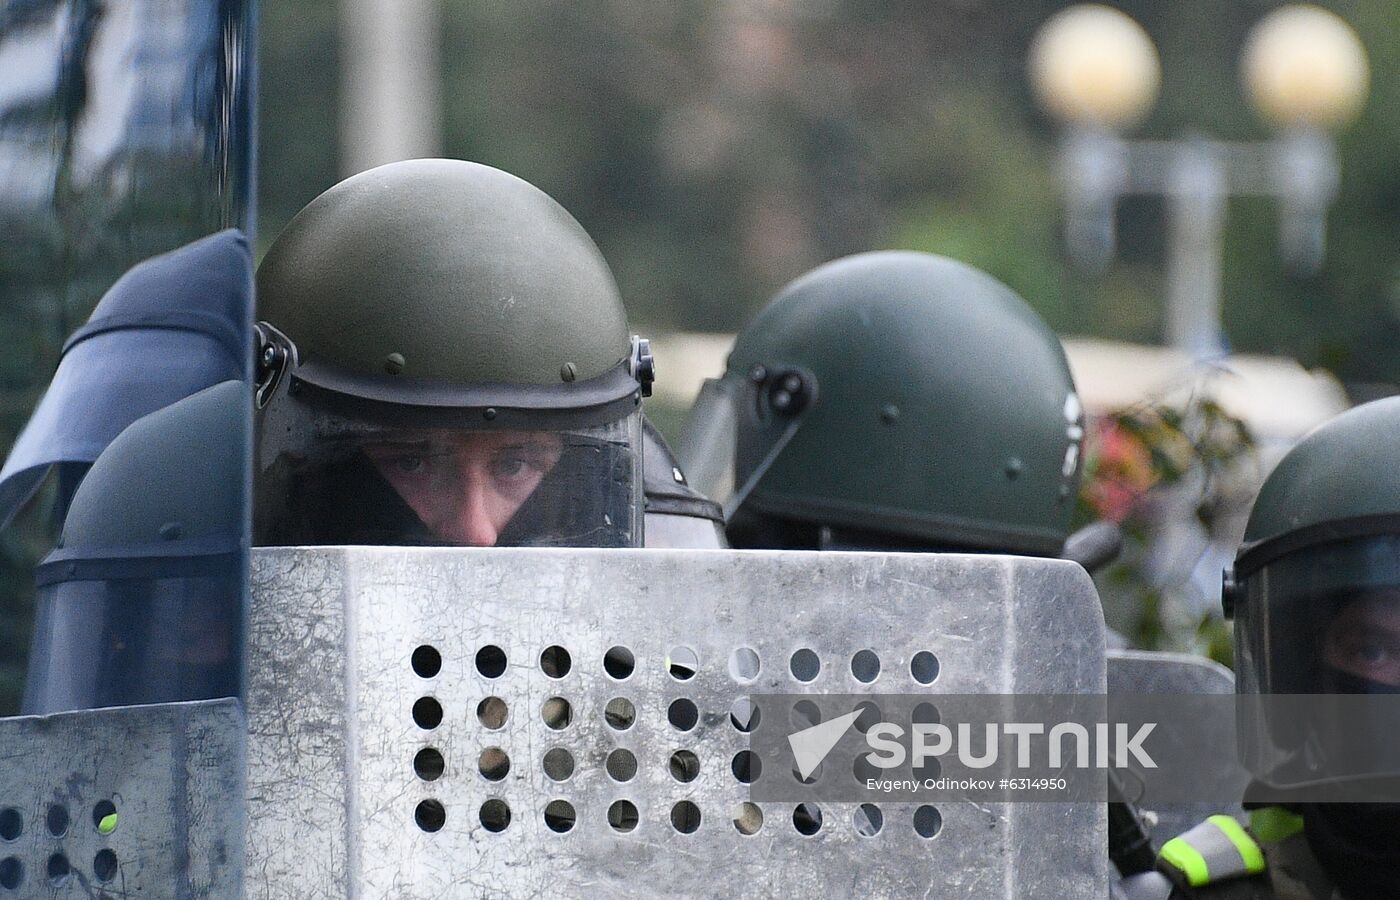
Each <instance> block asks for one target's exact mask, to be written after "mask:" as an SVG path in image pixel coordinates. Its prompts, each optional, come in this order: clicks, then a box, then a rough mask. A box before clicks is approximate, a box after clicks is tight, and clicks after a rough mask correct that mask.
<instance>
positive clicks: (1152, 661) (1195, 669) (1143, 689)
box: [1108, 650, 1240, 847]
mask: <svg viewBox="0 0 1400 900" xmlns="http://www.w3.org/2000/svg"><path fill="white" fill-rule="evenodd" d="M1108 692H1109V693H1110V694H1118V695H1124V696H1126V695H1133V694H1225V695H1230V694H1234V693H1235V676H1234V674H1233V673H1232V672H1231V671H1230V670H1229V669H1227V668H1225V667H1224V666H1222V665H1221V664H1220V663H1218V662H1215V661H1213V660H1209V659H1205V658H1203V657H1200V656H1192V655H1190V654H1187V653H1163V652H1158V651H1153V650H1109V651H1108ZM1200 712H1201V714H1202V715H1208V716H1212V717H1218V718H1219V721H1218V722H1211V723H1197V724H1196V725H1195V726H1194V727H1193V729H1192V730H1191V731H1190V735H1191V736H1195V735H1199V734H1202V733H1217V734H1231V733H1233V732H1234V730H1235V718H1234V715H1233V713H1232V711H1231V710H1230V709H1229V707H1227V706H1224V705H1218V706H1217V705H1210V706H1201V707H1200ZM1171 736H1172V732H1171V731H1166V732H1164V733H1163V735H1162V738H1163V739H1164V740H1168V741H1169V740H1171ZM1187 739H1188V740H1190V739H1194V737H1188V738H1187ZM1177 749H1178V748H1172V750H1171V752H1177ZM1179 751H1180V752H1182V753H1189V752H1191V748H1190V747H1182V748H1179ZM1231 774H1232V773H1228V772H1222V771H1215V770H1213V769H1212V768H1211V767H1203V768H1202V770H1201V772H1200V776H1199V777H1200V778H1201V779H1203V780H1206V781H1209V779H1211V778H1215V777H1219V779H1220V786H1219V788H1218V789H1216V790H1214V791H1212V790H1211V787H1210V786H1209V785H1201V786H1200V788H1201V790H1202V791H1203V792H1209V793H1214V794H1215V796H1220V797H1224V796H1229V795H1230V794H1231V793H1232V791H1231V789H1230V787H1229V785H1230V780H1229V778H1228V777H1227V776H1229V775H1231ZM1133 785H1134V780H1133V778H1132V776H1131V773H1129V774H1128V775H1127V776H1125V784H1124V790H1125V791H1126V792H1127V793H1128V798H1127V799H1129V800H1131V801H1133V802H1134V803H1135V804H1136V805H1137V806H1138V808H1139V809H1140V810H1142V811H1143V812H1144V813H1146V814H1148V815H1149V817H1150V819H1151V820H1153V821H1152V839H1153V842H1154V843H1156V844H1157V846H1159V847H1160V846H1161V845H1162V844H1163V843H1164V842H1166V841H1168V840H1170V839H1171V838H1174V837H1176V836H1177V835H1179V834H1181V833H1182V832H1184V831H1186V830H1187V829H1189V828H1192V827H1194V826H1196V825H1198V824H1200V823H1201V822H1203V821H1205V820H1206V819H1207V818H1208V817H1210V816H1212V815H1215V814H1216V813H1225V814H1227V815H1234V814H1236V813H1239V812H1240V806H1239V804H1238V803H1235V804H1234V805H1233V806H1230V807H1227V808H1222V807H1221V805H1220V804H1218V803H1156V802H1154V801H1153V798H1152V797H1151V796H1148V795H1144V794H1142V793H1141V791H1138V792H1134V790H1133ZM1205 795H1206V793H1203V794H1202V796H1205Z"/></svg>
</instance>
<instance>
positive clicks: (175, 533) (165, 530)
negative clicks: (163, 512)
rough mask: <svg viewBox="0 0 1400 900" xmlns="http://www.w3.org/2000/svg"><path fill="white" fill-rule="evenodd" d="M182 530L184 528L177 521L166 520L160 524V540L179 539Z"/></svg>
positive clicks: (183, 530) (182, 532)
mask: <svg viewBox="0 0 1400 900" xmlns="http://www.w3.org/2000/svg"><path fill="white" fill-rule="evenodd" d="M184 532H185V529H184V528H183V527H182V526H181V525H180V523H179V522H166V523H165V524H164V525H162V526H160V532H159V533H160V539H161V540H163V541H175V540H179V539H180V536H181V535H182V534H184Z"/></svg>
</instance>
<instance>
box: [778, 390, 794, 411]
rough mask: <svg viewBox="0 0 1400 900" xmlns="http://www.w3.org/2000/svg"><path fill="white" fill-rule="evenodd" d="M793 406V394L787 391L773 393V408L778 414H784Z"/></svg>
mask: <svg viewBox="0 0 1400 900" xmlns="http://www.w3.org/2000/svg"><path fill="white" fill-rule="evenodd" d="M790 406H792V394H789V393H788V392H787V391H775V392H774V393H773V408H774V409H776V410H777V411H778V412H783V411H784V410H786V409H787V408H788V407H790Z"/></svg>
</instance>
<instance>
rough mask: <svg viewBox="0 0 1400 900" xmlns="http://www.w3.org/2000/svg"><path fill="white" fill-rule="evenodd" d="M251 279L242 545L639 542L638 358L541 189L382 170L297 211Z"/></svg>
mask: <svg viewBox="0 0 1400 900" xmlns="http://www.w3.org/2000/svg"><path fill="white" fill-rule="evenodd" d="M257 282H258V284H257V286H258V308H259V313H258V316H259V318H260V320H261V321H260V322H259V325H258V329H259V334H260V339H261V349H260V354H261V356H260V360H259V361H260V374H259V385H258V399H257V405H258V407H259V414H258V436H257V464H256V479H255V485H256V500H255V505H254V515H255V528H254V530H255V534H254V540H255V542H256V543H259V544H353V543H371V544H449V545H451V544H455V545H476V546H492V545H502V546H509V545H556V546H639V545H640V543H641V536H642V524H641V490H642V478H641V459H640V455H641V413H640V403H641V398H642V397H643V396H644V395H645V394H647V393H649V386H650V382H651V379H652V365H651V359H650V353H649V351H648V350H647V346H646V342H645V341H642V340H640V339H638V338H631V339H629V337H628V333H627V330H626V322H625V319H624V315H623V309H622V303H621V300H620V298H619V296H618V291H617V286H616V284H615V283H614V281H613V277H612V273H611V272H610V271H609V269H608V266H607V264H606V262H604V260H603V257H602V255H601V254H600V253H599V252H598V249H597V247H596V246H595V245H594V244H593V241H592V240H591V239H590V238H589V237H588V235H587V233H585V232H584V230H583V228H582V227H581V226H580V225H579V224H578V223H577V222H576V221H574V219H573V218H572V217H571V216H570V215H569V214H568V213H567V212H565V210H564V209H563V208H562V207H560V206H559V205H558V204H557V203H555V202H554V201H553V200H551V199H550V198H549V197H548V196H546V195H545V194H544V193H543V192H541V191H540V190H538V189H537V188H535V187H533V186H531V185H530V184H528V183H526V182H524V181H522V180H520V179H519V178H516V177H514V176H512V175H508V174H507V173H505V172H502V171H499V170H497V169H493V168H490V167H489V166H483V165H477V164H474V163H469V162H463V161H460V160H445V159H424V160H412V161H408V162H400V163H393V164H390V165H386V166H381V167H379V168H376V169H372V170H370V171H367V172H363V173H361V174H359V175H356V176H354V177H352V178H349V179H347V180H346V181H343V182H341V183H340V184H338V185H336V186H335V187H332V188H331V189H330V190H328V191H326V192H325V193H324V194H322V195H321V196H319V197H317V198H316V199H315V200H313V201H312V202H311V203H310V204H309V205H308V206H307V207H306V208H305V209H303V210H302V211H301V212H300V213H299V214H298V215H297V216H296V217H295V218H294V219H293V220H292V222H291V223H290V224H289V225H288V226H287V227H286V229H285V230H284V231H283V232H282V234H281V235H280V236H279V237H278V238H277V240H276V242H274V244H273V245H272V247H271V249H270V250H269V251H268V253H267V256H266V257H265V259H264V260H263V262H262V265H261V266H260V267H259V269H258V277H257Z"/></svg>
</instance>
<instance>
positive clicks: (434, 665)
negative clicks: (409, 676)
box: [410, 644, 442, 678]
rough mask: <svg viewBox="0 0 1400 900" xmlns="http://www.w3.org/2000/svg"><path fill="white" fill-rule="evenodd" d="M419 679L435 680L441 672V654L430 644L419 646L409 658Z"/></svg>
mask: <svg viewBox="0 0 1400 900" xmlns="http://www.w3.org/2000/svg"><path fill="white" fill-rule="evenodd" d="M410 660H411V662H412V664H413V671H414V673H415V674H417V675H418V677H419V678H435V677H437V674H438V673H439V672H441V671H442V654H441V653H439V652H438V649H437V648H436V647H434V646H432V645H431V644H420V645H419V646H418V647H416V648H415V649H414V651H413V655H412V656H411V657H410Z"/></svg>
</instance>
